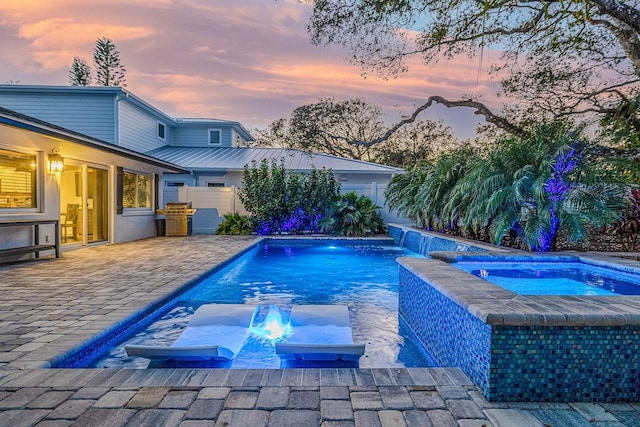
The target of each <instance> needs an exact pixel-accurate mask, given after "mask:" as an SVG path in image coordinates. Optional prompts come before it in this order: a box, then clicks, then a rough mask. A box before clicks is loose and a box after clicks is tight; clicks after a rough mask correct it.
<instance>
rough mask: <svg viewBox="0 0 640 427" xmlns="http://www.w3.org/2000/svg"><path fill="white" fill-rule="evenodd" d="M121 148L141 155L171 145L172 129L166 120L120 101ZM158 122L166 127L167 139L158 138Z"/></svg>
mask: <svg viewBox="0 0 640 427" xmlns="http://www.w3.org/2000/svg"><path fill="white" fill-rule="evenodd" d="M119 109H120V112H119V113H120V120H119V125H120V146H121V147H124V148H129V149H132V150H136V151H138V152H141V153H145V152H147V151H151V150H153V149H156V148H158V147H163V146H165V145H167V144H169V141H171V138H172V132H173V130H172V128H171V127H170V124H169V123H168V122H166V121H164V120H158V119H157V118H156V117H154V116H152V115H151V114H149V113H146V112H144V111H142V110H140V109H139V108H136V107H134V106H133V105H131V104H129V103H127V102H123V101H120V105H119ZM158 121H160V123H162V124H164V126H165V139H164V140H163V139H160V138H159V137H158Z"/></svg>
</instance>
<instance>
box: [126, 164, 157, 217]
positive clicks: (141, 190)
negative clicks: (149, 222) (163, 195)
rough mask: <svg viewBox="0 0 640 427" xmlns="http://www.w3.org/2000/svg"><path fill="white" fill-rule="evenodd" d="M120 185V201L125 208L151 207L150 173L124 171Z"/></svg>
mask: <svg viewBox="0 0 640 427" xmlns="http://www.w3.org/2000/svg"><path fill="white" fill-rule="evenodd" d="M122 187H123V192H122V203H123V207H124V208H125V209H126V208H148V209H151V175H147V174H140V173H135V172H127V171H125V172H124V174H123V177H122Z"/></svg>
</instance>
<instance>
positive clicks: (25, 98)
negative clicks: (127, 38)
mask: <svg viewBox="0 0 640 427" xmlns="http://www.w3.org/2000/svg"><path fill="white" fill-rule="evenodd" d="M0 107H3V108H6V109H9V110H13V111H15V112H17V113H19V114H24V115H27V116H30V117H32V118H35V119H36V120H41V121H44V122H46V123H49V124H53V125H54V126H58V127H60V128H61V129H65V130H67V131H69V132H72V133H77V134H79V135H83V136H86V137H87V138H90V139H94V140H96V141H100V142H101V143H104V144H109V145H112V146H114V147H118V148H120V149H122V150H131V151H132V152H135V153H139V154H140V155H141V156H142V157H145V158H152V159H156V160H157V161H158V162H160V163H161V164H163V165H172V166H173V167H175V168H176V169H179V171H178V170H176V169H171V168H167V169H166V170H165V171H164V173H158V171H155V170H154V172H152V173H153V177H154V179H155V181H154V182H152V183H151V187H152V190H151V191H152V193H153V194H157V197H156V198H155V199H154V203H155V206H154V208H157V207H162V206H164V205H165V204H166V203H167V202H172V201H191V202H192V203H193V207H194V208H196V209H198V211H197V212H196V214H195V216H194V218H193V231H194V232H195V233H213V232H214V231H215V229H216V228H217V225H218V224H219V222H220V221H221V217H222V215H223V214H225V213H227V212H230V211H240V212H243V210H242V207H241V205H240V203H239V201H238V200H237V193H236V189H237V188H238V187H239V186H240V184H241V181H242V171H243V167H244V165H245V164H252V163H255V162H260V161H261V160H262V159H265V158H266V159H276V160H278V161H279V159H283V160H284V161H285V165H286V166H287V168H289V169H291V170H296V171H300V172H304V171H309V170H310V169H311V168H312V167H316V168H323V167H324V168H331V169H332V170H333V171H334V172H335V174H336V176H337V177H338V178H339V179H340V180H341V181H342V188H343V191H357V192H359V193H361V194H366V195H368V196H370V197H371V198H372V199H373V200H374V201H375V202H376V203H377V204H378V205H380V206H383V205H384V199H383V196H382V194H383V192H384V189H385V188H386V184H387V183H388V182H389V180H390V179H391V177H393V175H395V174H397V173H402V170H401V169H398V168H393V167H387V166H382V165H377V164H373V163H367V162H361V161H356V160H350V159H343V158H339V157H335V156H328V155H322V154H310V153H305V152H302V151H297V150H285V149H277V148H250V147H249V145H250V143H251V142H252V141H253V137H252V136H251V135H250V133H249V132H248V131H247V130H246V129H245V128H244V127H243V126H242V125H241V124H240V123H239V122H235V121H227V120H217V119H188V118H174V117H170V116H169V115H167V114H165V113H163V112H162V111H160V110H159V109H157V108H155V107H153V106H152V105H150V104H148V103H147V102H145V101H144V100H142V99H141V98H139V97H137V96H135V95H134V94H132V93H131V92H129V91H128V90H126V89H123V88H121V87H79V86H27V85H0ZM3 143H4V142H3V141H0V148H2V145H3ZM47 148H48V147H47ZM44 152H45V151H44V150H43V153H44ZM69 167H72V168H73V167H76V168H81V166H73V165H70V166H69ZM65 170H67V163H65ZM178 172H180V173H178ZM74 173H75V172H74ZM68 174H70V172H68V173H65V172H63V173H62V176H63V178H64V179H65V181H67V180H68V179H70V178H68V177H65V175H68ZM69 176H70V175H69ZM87 179H89V178H88V177H87ZM63 199H65V197H63ZM60 212H65V201H64V200H61V209H60ZM0 214H2V208H1V207H0ZM83 215H84V214H83ZM383 216H384V217H385V219H387V220H396V219H397V218H396V217H395V216H394V215H392V214H391V213H389V212H387V211H386V210H383ZM82 219H83V220H84V221H85V222H86V221H88V222H89V223H91V218H82ZM0 232H1V231H0ZM144 234H145V235H146V233H144ZM63 237H64V236H63ZM113 237H114V240H113V242H117V241H123V239H127V238H125V237H122V236H113ZM131 237H132V238H131V239H128V240H133V239H134V238H142V237H144V236H143V235H141V234H140V233H134V234H133V235H132V236H131ZM63 243H64V238H63Z"/></svg>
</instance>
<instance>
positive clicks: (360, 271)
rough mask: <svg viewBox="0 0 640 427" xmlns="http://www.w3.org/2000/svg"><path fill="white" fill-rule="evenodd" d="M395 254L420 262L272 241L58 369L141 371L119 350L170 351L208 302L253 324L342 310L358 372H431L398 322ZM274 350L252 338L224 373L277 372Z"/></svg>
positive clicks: (358, 244)
mask: <svg viewBox="0 0 640 427" xmlns="http://www.w3.org/2000/svg"><path fill="white" fill-rule="evenodd" d="M400 256H410V257H419V255H417V254H415V253H414V252H412V251H409V250H407V249H403V248H399V247H397V246H393V245H392V244H390V243H389V242H388V241H387V242H386V244H383V243H381V242H376V243H375V244H368V243H366V241H364V240H358V241H348V240H319V241H308V240H305V241H301V240H295V239H290V240H289V239H287V240H280V239H269V240H266V241H264V242H263V243H261V244H259V245H257V246H256V247H255V248H253V249H252V250H250V251H249V252H247V253H245V254H244V255H242V256H240V257H239V258H237V259H236V260H235V261H233V262H232V263H230V264H228V265H227V266H226V267H224V268H222V269H220V270H218V271H215V272H213V273H212V274H210V275H208V276H206V277H204V278H203V279H202V280H201V281H200V282H199V283H198V284H197V285H195V286H194V287H193V288H191V289H190V290H188V291H186V292H184V293H183V294H181V295H179V296H177V297H176V298H174V299H173V300H172V301H171V302H170V303H169V304H167V305H166V306H165V307H164V308H163V309H162V310H160V311H159V312H157V313H153V314H150V315H149V316H147V317H146V318H144V319H143V320H141V321H140V322H139V323H138V324H137V325H135V326H134V327H132V328H130V331H129V332H128V333H126V334H125V335H124V336H114V337H113V339H112V340H111V342H110V343H109V345H108V346H105V347H104V348H102V349H100V350H99V351H96V352H95V353H94V354H92V355H84V356H83V357H81V358H80V359H77V358H76V360H74V361H73V362H63V363H61V364H60V366H73V367H104V368H146V367H148V366H149V361H148V359H144V358H136V357H127V356H126V353H125V351H124V346H125V345H128V344H141V345H160V346H163V345H164V346H168V345H170V344H171V343H172V342H173V341H174V340H175V339H176V338H177V337H178V335H179V334H180V333H181V331H182V330H183V329H184V327H185V326H186V324H187V322H188V320H189V317H190V315H191V314H192V313H193V312H194V311H195V310H196V309H197V308H198V307H199V306H201V305H202V304H206V303H226V304H238V303H241V304H249V305H255V306H259V307H262V310H261V311H259V315H258V316H257V318H256V320H255V322H254V325H255V324H257V323H259V322H260V320H261V318H260V316H261V315H262V316H264V315H266V313H267V311H268V307H269V306H274V305H275V306H277V307H278V308H279V309H280V311H281V312H282V313H283V316H284V317H285V319H286V318H287V317H288V313H289V312H290V310H291V308H292V306H294V305H304V304H343V305H347V306H348V307H349V311H350V316H351V326H352V330H353V340H354V342H356V343H365V344H366V352H365V354H364V356H363V357H362V358H361V359H360V367H417V366H436V365H435V362H434V361H433V359H432V358H431V357H430V356H429V354H428V353H426V351H425V350H424V349H423V348H422V346H421V345H420V344H416V343H418V341H417V339H415V338H414V337H413V336H412V334H411V332H410V331H409V330H408V328H406V326H405V325H404V324H403V322H402V321H401V320H400V319H399V318H398V297H397V292H398V266H397V263H396V258H398V257H400ZM274 345H275V342H274V341H272V340H269V339H266V338H264V337H260V336H258V335H257V334H250V335H249V337H248V339H247V341H246V342H245V345H244V347H243V348H242V350H241V351H240V352H239V354H238V355H237V357H236V358H235V359H234V360H233V361H232V363H231V364H230V365H229V364H226V365H224V367H226V368H279V367H281V365H280V359H279V357H278V356H277V355H276V354H275V350H274ZM171 366H176V365H175V364H174V365H171ZM211 366H214V367H215V364H214V365H211Z"/></svg>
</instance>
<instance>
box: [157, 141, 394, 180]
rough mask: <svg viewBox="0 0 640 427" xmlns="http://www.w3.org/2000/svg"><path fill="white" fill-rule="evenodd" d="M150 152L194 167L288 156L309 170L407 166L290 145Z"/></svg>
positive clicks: (287, 162) (234, 166)
mask: <svg viewBox="0 0 640 427" xmlns="http://www.w3.org/2000/svg"><path fill="white" fill-rule="evenodd" d="M146 154H147V155H149V156H153V157H157V158H159V159H162V160H165V161H167V162H171V163H174V164H177V165H180V166H182V167H184V168H187V169H191V170H193V171H198V170H208V171H242V170H243V169H244V165H251V164H259V163H260V162H262V160H263V159H266V160H267V161H271V159H276V160H277V161H279V160H280V159H283V160H284V166H285V167H286V168H287V169H290V170H295V171H306V170H311V169H312V168H314V167H315V168H316V169H322V168H326V169H332V170H333V171H335V172H349V173H376V174H379V173H386V174H396V173H402V172H404V171H403V169H400V168H395V167H392V166H384V165H379V164H376V163H370V162H363V161H361V160H353V159H345V158H342V157H336V156H331V155H328V154H319V153H309V152H306V151H301V150H292V149H287V148H231V147H222V148H209V147H202V148H195V147H169V146H167V147H161V148H156V149H155V150H151V151H149V152H147V153H146Z"/></svg>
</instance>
